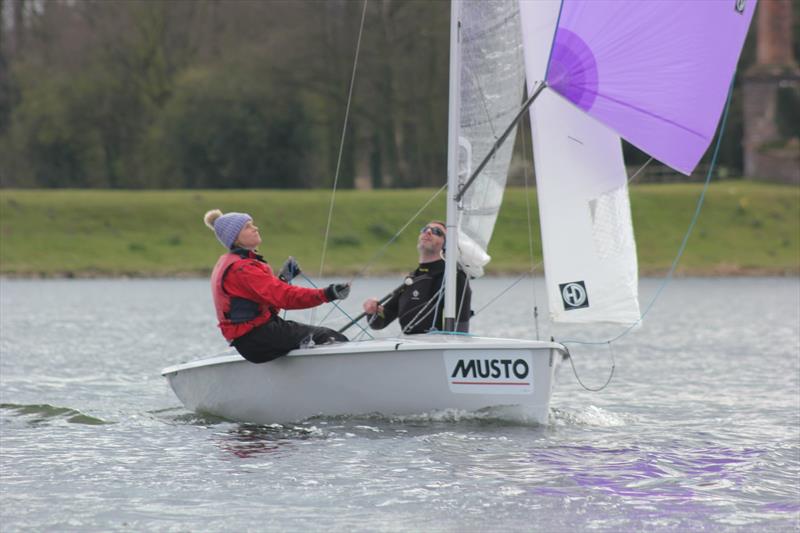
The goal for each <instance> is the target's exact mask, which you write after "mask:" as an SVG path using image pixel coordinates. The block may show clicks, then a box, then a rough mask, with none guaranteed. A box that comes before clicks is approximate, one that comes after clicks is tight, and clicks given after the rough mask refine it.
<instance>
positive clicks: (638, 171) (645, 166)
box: [628, 157, 653, 185]
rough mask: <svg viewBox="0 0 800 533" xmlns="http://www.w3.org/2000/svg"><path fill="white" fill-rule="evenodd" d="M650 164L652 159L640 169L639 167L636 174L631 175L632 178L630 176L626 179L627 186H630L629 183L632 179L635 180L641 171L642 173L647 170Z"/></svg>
mask: <svg viewBox="0 0 800 533" xmlns="http://www.w3.org/2000/svg"><path fill="white" fill-rule="evenodd" d="M652 162H653V158H652V157H651V158H650V159H648V160H647V162H646V163H645V164H644V165H642V166H640V167H639V170H637V171H636V172H634V173H633V176H631V177H630V178H628V185H630V184H631V182H632V181H633V180H634V179H636V176H638V175H639V174H641V172H642V171H643V170H644V169H645V168H647V165H649V164H650V163H652Z"/></svg>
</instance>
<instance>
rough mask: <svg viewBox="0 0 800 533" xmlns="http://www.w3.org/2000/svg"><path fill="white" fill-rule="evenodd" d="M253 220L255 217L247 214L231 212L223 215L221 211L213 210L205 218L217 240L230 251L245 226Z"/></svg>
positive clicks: (204, 220)
mask: <svg viewBox="0 0 800 533" xmlns="http://www.w3.org/2000/svg"><path fill="white" fill-rule="evenodd" d="M252 220H253V217H251V216H250V215H248V214H247V213H235V212H231V213H225V214H224V215H223V214H222V211H220V210H219V209H212V210H211V211H208V212H207V213H206V214H205V216H203V222H205V223H206V226H208V227H209V228H211V229H212V230H214V234H215V235H216V236H217V240H218V241H219V242H221V243H222V245H223V246H224V247H225V248H227V249H229V250H230V249H231V247H232V246H233V243H234V241H236V237H238V236H239V232H240V231H242V228H244V226H245V224H247V223H248V222H250V221H252Z"/></svg>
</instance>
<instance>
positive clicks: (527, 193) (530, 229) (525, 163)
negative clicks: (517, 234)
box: [520, 113, 540, 340]
mask: <svg viewBox="0 0 800 533" xmlns="http://www.w3.org/2000/svg"><path fill="white" fill-rule="evenodd" d="M528 119H529V120H528V124H530V113H528ZM520 129H521V130H522V162H523V167H524V172H523V175H524V176H525V207H526V211H527V214H528V251H529V253H530V256H531V278H532V280H533V282H532V283H531V289H532V291H533V323H534V326H535V327H536V340H539V338H540V337H539V303H538V301H537V295H536V266H535V265H534V261H536V258H535V257H534V254H533V220H532V217H531V199H530V191H529V189H528V168H529V165H528V139H527V136H526V135H525V127H524V126H523V127H521V128H520ZM532 138H533V133H531V139H532Z"/></svg>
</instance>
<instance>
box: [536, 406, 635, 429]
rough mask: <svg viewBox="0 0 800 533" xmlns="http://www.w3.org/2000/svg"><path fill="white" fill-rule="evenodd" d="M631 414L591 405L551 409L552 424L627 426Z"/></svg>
mask: <svg viewBox="0 0 800 533" xmlns="http://www.w3.org/2000/svg"><path fill="white" fill-rule="evenodd" d="M631 418H632V417H631V416H630V415H624V414H619V413H612V412H611V411H606V410H605V409H603V408H601V407H596V406H594V405H590V406H588V407H583V408H581V409H563V408H559V409H556V408H553V409H550V425H551V426H593V427H616V426H625V425H627V424H628V422H630V421H631Z"/></svg>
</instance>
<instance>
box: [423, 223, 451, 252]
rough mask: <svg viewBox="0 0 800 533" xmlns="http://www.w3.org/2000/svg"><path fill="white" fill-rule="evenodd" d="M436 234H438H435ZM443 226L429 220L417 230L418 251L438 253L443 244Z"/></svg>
mask: <svg viewBox="0 0 800 533" xmlns="http://www.w3.org/2000/svg"><path fill="white" fill-rule="evenodd" d="M437 234H438V235H437ZM444 236H445V227H444V226H442V225H441V224H439V223H436V222H429V223H428V224H427V225H426V226H425V227H424V228H422V230H420V232H419V238H418V239H417V250H419V252H420V253H426V254H438V253H440V252H441V251H442V247H443V246H444Z"/></svg>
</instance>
